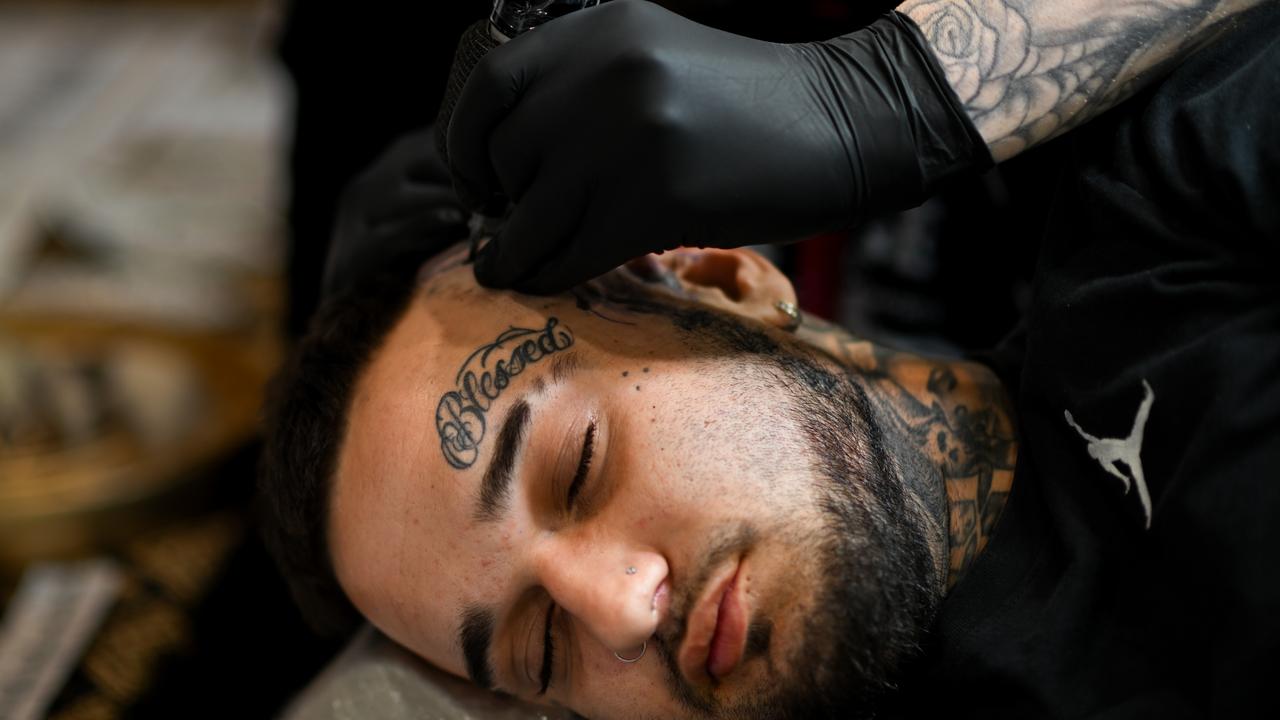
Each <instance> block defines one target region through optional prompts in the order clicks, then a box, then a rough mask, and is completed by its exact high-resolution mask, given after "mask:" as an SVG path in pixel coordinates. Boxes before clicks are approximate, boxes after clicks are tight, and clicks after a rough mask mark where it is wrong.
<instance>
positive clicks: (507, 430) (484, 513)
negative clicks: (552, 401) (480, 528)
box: [475, 398, 532, 522]
mask: <svg viewBox="0 0 1280 720" xmlns="http://www.w3.org/2000/svg"><path fill="white" fill-rule="evenodd" d="M531 415H532V411H530V410H529V403H528V402H527V401H526V400H525V398H520V399H519V400H518V401H516V404H515V405H512V406H511V410H509V411H508V412H507V417H506V419H505V420H503V422H502V431H501V432H499V433H498V442H497V445H495V446H494V450H493V456H492V457H490V458H489V466H488V467H487V468H485V471H484V477H483V478H481V480H480V497H479V498H477V500H476V510H475V517H476V519H477V520H479V521H480V522H493V521H494V520H497V519H498V517H499V515H501V511H502V509H503V507H504V506H505V505H506V502H507V496H508V495H510V493H511V477H512V475H513V472H514V470H515V465H516V456H517V455H519V454H520V447H521V446H522V445H524V437H525V434H526V433H525V431H526V430H527V429H528V427H529V418H530V416H531Z"/></svg>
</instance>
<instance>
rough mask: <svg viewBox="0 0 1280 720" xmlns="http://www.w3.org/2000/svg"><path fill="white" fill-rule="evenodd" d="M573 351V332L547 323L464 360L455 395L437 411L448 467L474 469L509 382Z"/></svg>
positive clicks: (510, 334) (507, 335) (510, 333)
mask: <svg viewBox="0 0 1280 720" xmlns="http://www.w3.org/2000/svg"><path fill="white" fill-rule="evenodd" d="M572 346H573V332H572V331H570V330H569V328H568V327H565V326H563V325H561V324H560V319H559V318H556V317H550V318H547V324H546V325H545V326H543V327H542V328H541V329H538V330H534V329H531V328H518V327H510V328H508V329H507V330H505V331H503V332H502V333H501V334H500V335H498V337H497V338H496V339H494V341H493V342H491V343H489V344H487V345H482V346H480V347H478V348H476V349H475V350H474V351H473V352H472V353H471V354H470V355H468V356H467V359H466V360H463V361H462V366H461V367H460V368H458V374H457V375H456V376H455V377H454V389H453V390H450V391H449V392H446V393H445V394H444V395H443V396H442V397H441V398H440V404H439V405H437V406H436V432H438V433H439V434H440V450H441V452H442V453H444V459H445V460H446V461H447V462H448V463H449V465H450V466H452V467H454V468H457V469H459V470H463V469H466V468H469V467H471V466H472V465H473V464H475V461H476V458H477V457H479V455H480V443H481V442H482V441H483V440H484V433H485V422H486V415H487V413H488V412H489V408H490V407H491V406H492V405H493V403H494V401H496V400H497V399H498V398H499V397H500V396H501V395H502V393H503V391H504V390H506V389H507V387H508V386H509V385H510V384H511V381H512V379H513V378H515V377H516V376H517V375H519V374H520V373H522V372H524V371H525V369H526V368H528V367H529V366H530V365H533V364H534V363H537V362H539V361H541V360H543V359H545V358H547V357H549V356H551V355H554V354H556V353H559V352H562V351H564V350H567V349H568V348H570V347H572Z"/></svg>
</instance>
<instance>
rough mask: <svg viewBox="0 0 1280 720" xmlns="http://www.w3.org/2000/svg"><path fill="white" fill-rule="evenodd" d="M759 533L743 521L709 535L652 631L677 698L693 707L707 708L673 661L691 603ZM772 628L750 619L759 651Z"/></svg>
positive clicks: (700, 595) (686, 624) (683, 636)
mask: <svg viewBox="0 0 1280 720" xmlns="http://www.w3.org/2000/svg"><path fill="white" fill-rule="evenodd" d="M758 537H759V533H758V532H757V531H756V529H755V528H754V527H752V526H751V525H748V524H746V523H740V524H738V525H734V526H732V527H729V528H725V529H724V530H722V531H721V532H719V533H717V534H716V535H715V536H714V537H712V538H711V540H710V541H709V542H708V544H707V547H706V549H705V550H703V552H702V556H701V557H700V558H699V559H698V561H697V563H696V565H694V566H693V568H692V570H690V571H689V574H688V576H687V579H686V580H685V581H684V582H681V583H678V584H677V583H673V586H674V592H673V593H672V598H671V605H670V610H669V612H668V613H667V617H666V618H664V619H663V621H662V624H661V625H660V626H659V627H658V630H657V632H656V633H654V639H653V644H654V647H655V649H656V650H657V651H658V656H659V657H660V658H661V659H662V662H663V665H664V666H665V667H666V670H667V676H668V683H669V684H670V685H671V686H672V690H673V692H674V693H675V695H676V697H677V698H680V699H682V700H683V701H684V702H685V703H686V704H688V705H691V706H693V707H695V708H699V709H704V710H705V709H709V708H706V707H705V705H706V703H707V700H706V699H704V698H702V696H701V694H700V693H699V692H698V691H696V690H694V689H693V688H692V687H690V686H689V684H688V683H687V682H686V681H685V679H684V676H683V675H682V674H681V673H680V667H679V664H678V663H677V661H676V654H677V653H678V652H679V650H680V646H681V644H683V643H684V638H685V634H686V633H687V632H688V630H689V615H690V613H692V612H693V607H694V605H695V604H696V603H697V602H698V600H699V598H701V597H702V596H703V594H704V593H705V592H706V589H707V584H708V583H709V582H710V581H711V576H712V574H714V573H715V571H716V570H718V569H719V568H720V567H721V566H722V565H723V564H724V563H725V561H726V560H728V559H729V558H731V557H733V556H735V555H742V554H745V553H746V552H747V550H749V549H750V548H751V546H753V545H755V544H756V541H757V539H758ZM757 626H758V627H757ZM772 629H773V628H772V624H771V623H768V622H763V623H753V625H752V630H754V633H750V634H754V635H755V636H756V640H755V643H754V646H755V647H756V648H757V651H758V652H759V651H760V650H759V648H761V647H763V649H765V650H767V648H768V645H769V639H770V636H771V634H772ZM750 634H749V637H750ZM748 646H749V647H751V646H752V643H751V642H750V640H748Z"/></svg>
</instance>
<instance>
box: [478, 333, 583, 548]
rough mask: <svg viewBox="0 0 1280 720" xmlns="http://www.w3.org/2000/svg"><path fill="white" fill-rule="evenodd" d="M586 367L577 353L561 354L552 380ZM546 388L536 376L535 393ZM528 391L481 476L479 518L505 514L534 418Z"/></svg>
mask: <svg viewBox="0 0 1280 720" xmlns="http://www.w3.org/2000/svg"><path fill="white" fill-rule="evenodd" d="M581 367H582V360H581V358H579V357H578V355H577V354H576V353H571V354H568V355H561V356H560V357H557V358H556V359H555V360H553V361H552V362H551V372H550V375H551V383H552V384H557V383H561V382H564V381H565V380H566V379H567V378H568V377H569V376H571V375H573V374H574V373H575V372H577V371H578V370H579V369H580V368H581ZM545 389H546V383H545V381H544V380H543V378H541V377H539V378H537V379H536V382H535V385H534V388H533V393H531V394H538V393H541V392H542V391H543V390H545ZM528 397H529V396H528V395H525V396H524V397H522V398H520V399H519V400H518V401H516V404H515V405H512V406H511V409H510V410H509V411H507V416H506V418H505V419H504V420H503V421H502V430H501V431H500V432H499V433H498V442H497V443H496V444H495V446H494V450H493V455H492V456H491V457H490V458H489V465H488V467H486V468H485V471H484V476H483V477H482V478H481V479H480V496H479V498H477V500H476V509H475V518H476V520H478V521H480V522H484V523H489V522H494V521H496V520H497V519H498V518H499V517H501V516H502V511H503V510H504V509H505V507H506V502H507V498H508V496H509V495H510V494H511V479H512V477H513V475H514V472H515V465H516V458H517V457H519V455H520V448H521V447H523V446H524V439H525V435H526V434H527V431H528V429H529V424H530V422H531V421H532V418H533V411H532V410H531V409H530V407H529V402H528Z"/></svg>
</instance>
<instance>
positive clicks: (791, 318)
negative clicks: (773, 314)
mask: <svg viewBox="0 0 1280 720" xmlns="http://www.w3.org/2000/svg"><path fill="white" fill-rule="evenodd" d="M773 306H774V307H776V308H778V310H779V311H780V312H781V313H782V314H783V315H786V316H787V325H786V327H785V328H784V329H785V330H786V331H787V332H795V331H796V330H798V329H799V328H800V308H798V307H796V304H795V303H793V302H787V301H786V300H779V301H778V302H776V303H774V304H773Z"/></svg>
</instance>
